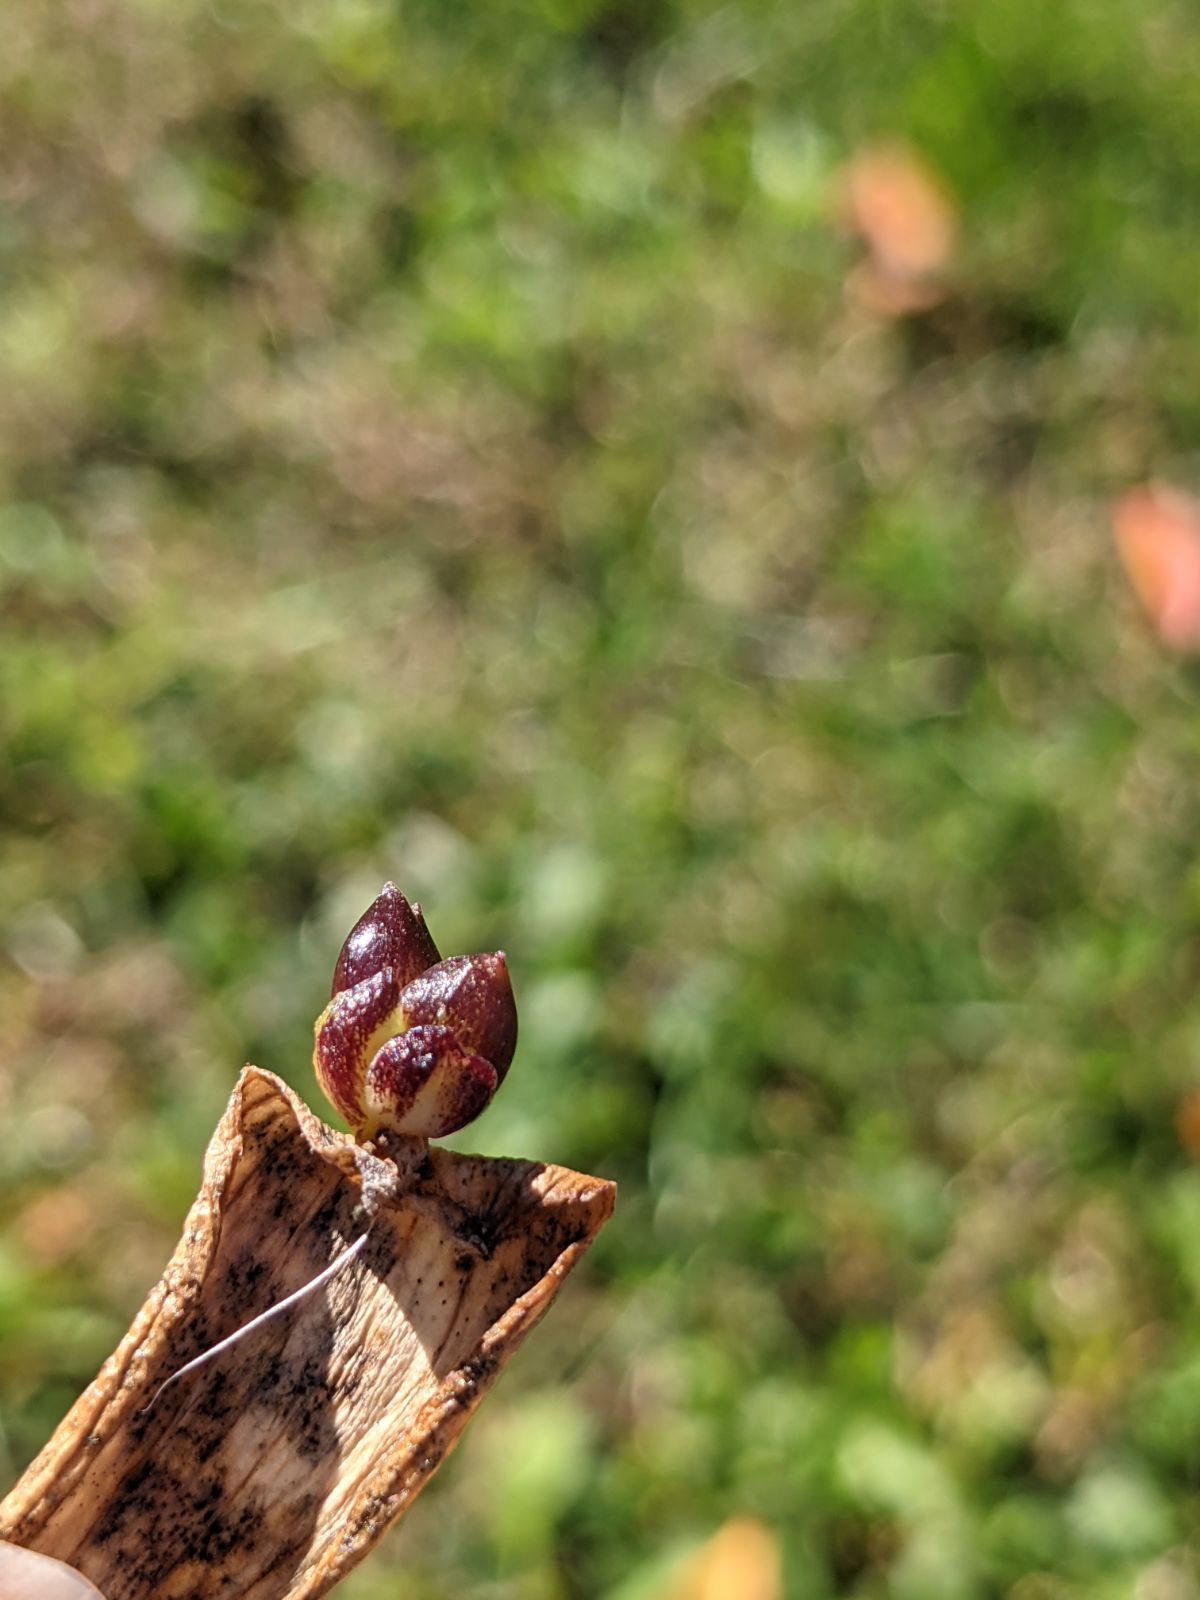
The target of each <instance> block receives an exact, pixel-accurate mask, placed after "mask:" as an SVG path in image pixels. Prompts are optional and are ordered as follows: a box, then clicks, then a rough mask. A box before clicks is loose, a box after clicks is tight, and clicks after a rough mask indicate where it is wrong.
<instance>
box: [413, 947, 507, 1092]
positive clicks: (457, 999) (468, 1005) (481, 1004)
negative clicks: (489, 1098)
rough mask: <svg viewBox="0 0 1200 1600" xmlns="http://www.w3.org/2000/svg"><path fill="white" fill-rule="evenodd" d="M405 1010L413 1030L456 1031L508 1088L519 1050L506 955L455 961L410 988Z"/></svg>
mask: <svg viewBox="0 0 1200 1600" xmlns="http://www.w3.org/2000/svg"><path fill="white" fill-rule="evenodd" d="M399 1008H400V1010H401V1011H402V1012H403V1013H404V1016H405V1020H406V1023H407V1026H408V1027H410V1028H416V1027H420V1026H422V1025H425V1024H436V1025H444V1026H446V1027H449V1028H453V1030H454V1032H455V1034H457V1036H458V1038H459V1040H460V1041H461V1043H462V1044H463V1045H465V1046H466V1048H467V1049H468V1050H470V1051H472V1052H473V1053H474V1054H475V1055H477V1056H482V1057H483V1059H484V1060H485V1061H490V1062H491V1064H492V1066H493V1067H494V1068H495V1070H496V1078H497V1081H498V1082H500V1083H503V1082H504V1075H505V1073H506V1072H507V1071H508V1068H509V1063H510V1062H511V1061H512V1058H513V1051H514V1050H515V1049H516V1047H517V1004H516V1001H515V1000H514V999H513V992H512V983H511V982H510V981H509V976H508V967H507V966H506V965H505V961H504V953H503V951H497V952H496V954H495V955H481V956H451V957H450V959H449V960H448V961H439V962H438V964H437V966H435V967H430V968H429V970H428V971H427V972H423V973H422V974H421V975H420V977H418V978H414V979H413V981H412V982H411V983H409V984H407V985H406V986H405V988H404V989H403V991H402V992H401V995H400V1000H399Z"/></svg>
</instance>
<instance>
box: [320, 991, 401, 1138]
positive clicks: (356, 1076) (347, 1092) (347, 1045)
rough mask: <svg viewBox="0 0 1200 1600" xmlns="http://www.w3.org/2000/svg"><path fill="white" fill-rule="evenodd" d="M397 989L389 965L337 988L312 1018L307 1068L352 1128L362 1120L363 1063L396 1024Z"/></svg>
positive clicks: (398, 1016) (364, 1065)
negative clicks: (349, 986)
mask: <svg viewBox="0 0 1200 1600" xmlns="http://www.w3.org/2000/svg"><path fill="white" fill-rule="evenodd" d="M399 996H400V985H399V984H398V983H397V982H396V976H395V974H394V973H393V972H392V970H391V968H390V967H386V968H385V969H384V970H383V971H382V972H376V973H373V974H372V976H371V977H369V978H364V979H363V981H362V982H361V983H356V984H355V985H354V987H353V988H352V989H343V990H342V991H341V992H340V993H339V994H335V995H334V997H333V999H332V1000H331V1001H330V1002H329V1004H328V1005H327V1006H326V1007H325V1009H324V1011H322V1013H321V1015H320V1016H319V1017H318V1018H317V1025H316V1030H315V1032H316V1042H315V1048H314V1050H313V1068H314V1070H315V1071H316V1074H317V1082H318V1083H319V1084H320V1085H321V1088H322V1089H323V1090H324V1091H325V1093H326V1095H328V1097H329V1099H330V1100H331V1101H332V1102H333V1104H334V1105H335V1106H336V1107H337V1109H338V1110H339V1111H340V1112H341V1114H342V1116H343V1117H345V1119H346V1121H347V1122H348V1123H349V1124H350V1126H351V1127H352V1128H356V1129H357V1128H359V1127H361V1126H362V1122H363V1102H362V1085H363V1075H364V1073H365V1072H366V1068H367V1063H368V1062H369V1061H370V1059H371V1057H372V1055H373V1054H374V1053H375V1051H376V1050H378V1048H379V1046H380V1045H381V1044H382V1043H383V1041H384V1039H386V1038H387V1036H388V1034H389V1033H395V1031H396V1030H397V1028H399V1027H400V1026H401V1018H400V1015H399V1013H398V1011H397V1005H396V1002H397V1000H398V999H399Z"/></svg>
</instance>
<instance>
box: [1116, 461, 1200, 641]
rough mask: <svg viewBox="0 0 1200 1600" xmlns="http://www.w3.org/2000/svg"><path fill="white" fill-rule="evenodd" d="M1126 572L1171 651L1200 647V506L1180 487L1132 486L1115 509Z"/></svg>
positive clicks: (1119, 546) (1118, 539)
mask: <svg viewBox="0 0 1200 1600" xmlns="http://www.w3.org/2000/svg"><path fill="white" fill-rule="evenodd" d="M1112 521H1113V528H1114V530H1115V532H1116V537H1117V550H1118V552H1119V553H1120V557H1121V562H1122V565H1123V566H1124V568H1125V576H1126V577H1127V578H1128V579H1129V582H1130V584H1131V585H1132V587H1133V591H1134V593H1135V594H1136V595H1137V597H1138V599H1139V600H1140V601H1141V602H1142V605H1143V606H1144V607H1145V608H1146V611H1147V612H1148V613H1149V616H1150V620H1151V622H1152V623H1153V624H1154V628H1155V631H1156V632H1157V634H1158V636H1159V638H1160V639H1161V640H1162V642H1163V643H1164V644H1165V645H1168V646H1170V648H1171V649H1172V650H1186V651H1194V650H1200V505H1197V503H1196V501H1195V500H1193V499H1192V498H1191V496H1190V495H1185V494H1182V493H1181V492H1180V491H1179V490H1176V489H1168V488H1164V487H1162V486H1160V485H1149V486H1147V487H1144V488H1140V489H1133V490H1131V491H1130V492H1129V493H1128V494H1126V495H1124V496H1123V497H1122V498H1121V499H1120V500H1118V501H1117V502H1116V504H1115V505H1114V506H1113V509H1112Z"/></svg>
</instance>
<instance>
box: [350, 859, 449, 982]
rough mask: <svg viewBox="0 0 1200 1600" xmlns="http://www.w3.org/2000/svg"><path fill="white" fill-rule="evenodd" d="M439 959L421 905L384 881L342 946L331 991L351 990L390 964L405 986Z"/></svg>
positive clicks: (399, 980) (393, 885)
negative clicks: (415, 903) (409, 901)
mask: <svg viewBox="0 0 1200 1600" xmlns="http://www.w3.org/2000/svg"><path fill="white" fill-rule="evenodd" d="M439 959H440V958H439V956H438V947H437V945H436V944H434V942H433V937H432V935H431V934H430V932H429V929H428V928H427V927H426V926H425V918H424V917H423V916H422V915H421V908H420V906H410V905H409V903H408V901H407V900H406V899H405V898H404V896H403V895H402V894H401V893H400V891H399V889H397V887H396V885H395V884H394V883H385V884H384V886H383V888H382V889H381V890H380V893H379V897H378V899H376V900H374V901H373V902H372V903H371V905H370V906H368V908H367V909H366V911H364V912H363V914H362V916H361V917H359V919H358V921H357V922H356V923H355V924H354V926H353V928H351V930H350V933H349V936H348V937H347V939H346V942H345V944H344V945H343V946H342V952H341V954H340V955H339V956H338V959H337V966H336V967H334V969H333V989H332V991H331V992H332V993H333V994H340V993H341V991H342V990H343V989H352V988H353V987H354V985H355V984H356V983H361V982H362V981H363V979H364V978H370V977H372V976H373V975H374V974H375V973H376V972H382V970H383V969H384V967H391V969H392V971H393V972H394V973H395V974H396V978H397V980H398V982H399V983H400V985H401V987H403V986H404V984H406V983H411V982H412V980H413V979H414V978H416V977H418V976H419V975H420V974H421V973H422V972H424V971H425V969H426V968H427V967H432V966H433V965H434V963H435V962H436V961H438V960H439Z"/></svg>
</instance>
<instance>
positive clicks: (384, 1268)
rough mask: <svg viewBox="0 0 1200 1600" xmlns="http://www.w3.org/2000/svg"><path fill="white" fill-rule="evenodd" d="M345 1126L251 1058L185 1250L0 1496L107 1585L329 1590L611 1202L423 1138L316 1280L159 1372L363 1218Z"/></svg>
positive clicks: (35, 1535)
mask: <svg viewBox="0 0 1200 1600" xmlns="http://www.w3.org/2000/svg"><path fill="white" fill-rule="evenodd" d="M359 1194H360V1180H359V1178H358V1175H357V1171H356V1168H355V1166H354V1158H353V1153H352V1141H351V1140H349V1139H348V1138H347V1137H346V1136H345V1135H343V1134H338V1133H335V1132H334V1131H333V1130H332V1129H329V1128H326V1127H325V1126H324V1125H323V1124H322V1123H321V1122H319V1121H318V1120H317V1118H316V1117H314V1116H313V1114H312V1112H310V1111H309V1110H308V1108H307V1107H306V1106H305V1105H304V1103H303V1102H302V1101H301V1100H300V1099H299V1098H298V1097H297V1096H296V1095H295V1094H294V1093H293V1092H292V1090H290V1089H289V1088H288V1087H287V1086H286V1085H285V1084H284V1083H283V1082H282V1081H281V1080H279V1079H278V1078H275V1077H274V1076H272V1075H271V1074H269V1073H265V1072H261V1071H259V1070H258V1069H257V1068H254V1067H247V1068H246V1070H245V1072H244V1073H243V1074H242V1077H241V1079H240V1080H239V1082H238V1085H237V1088H236V1089H235V1091H234V1094H233V1097H232V1099H231V1101H230V1104H229V1107H228V1110H227V1111H226V1113H225V1115H224V1117H223V1118H222V1120H221V1123H220V1125H219V1127H218V1128H217V1131H216V1133H215V1135H214V1137H213V1140H212V1143H211V1144H210V1146H209V1150H208V1155H207V1157H206V1161H205V1170H204V1180H203V1184H202V1187H201V1191H200V1194H199V1196H198V1197H197V1200H196V1203H195V1205H194V1207H193V1209H192V1211H191V1214H190V1215H189V1217H188V1220H187V1223H186V1225H185V1228H184V1233H183V1237H182V1239H181V1240H180V1243H179V1246H178V1248H177V1250H176V1253H175V1256H174V1258H173V1259H172V1261H171V1263H170V1265H169V1266H168V1268H167V1270H166V1272H165V1273H164V1274H163V1277H162V1279H161V1280H160V1282H159V1283H158V1284H157V1285H156V1286H155V1288H154V1289H152V1290H151V1292H150V1295H149V1297H148V1298H147V1300H146V1303H145V1305H144V1306H143V1307H142V1310H141V1311H140V1312H139V1313H138V1316H137V1317H136V1319H135V1321H134V1323H133V1326H132V1327H131V1329H130V1331H129V1333H128V1334H127V1335H126V1337H125V1339H124V1340H123V1341H122V1343H121V1345H120V1346H119V1347H118V1349H117V1350H116V1352H115V1353H114V1354H113V1355H112V1356H111V1357H110V1358H109V1360H108V1361H107V1362H106V1363H105V1365H104V1367H103V1368H102V1369H101V1371H100V1374H99V1376H98V1377H97V1378H96V1380H95V1382H94V1383H93V1384H92V1385H91V1386H90V1387H89V1388H88V1389H87V1390H86V1391H85V1392H84V1394H83V1395H82V1396H81V1397H80V1399H79V1400H78V1401H77V1402H76V1404H75V1406H74V1407H73V1408H72V1410H71V1411H70V1413H69V1414H68V1415H67V1417H66V1418H65V1420H64V1421H63V1422H62V1424H61V1425H60V1426H59V1428H58V1430H57V1432H56V1433H55V1435H54V1437H53V1438H52V1439H51V1441H50V1443H49V1444H48V1445H47V1446H46V1448H45V1450H44V1451H43V1452H42V1454H41V1455H40V1456H39V1457H38V1459H37V1460H36V1461H35V1462H34V1463H33V1465H32V1466H31V1467H30V1468H29V1470H28V1472H27V1473H26V1474H25V1476H24V1477H23V1478H22V1480H21V1481H20V1483H19V1484H18V1485H17V1486H16V1488H15V1489H14V1490H13V1491H12V1493H11V1494H10V1495H9V1496H8V1498H7V1500H5V1501H4V1502H3V1504H0V1538H7V1539H11V1540H13V1541H14V1542H16V1543H18V1544H21V1545H25V1546H27V1547H28V1548H31V1549H34V1550H39V1551H42V1552H44V1553H45V1554H47V1555H52V1556H56V1557H58V1558H59V1559H60V1560H63V1561H67V1562H69V1563H71V1565H73V1566H75V1567H77V1568H78V1569H79V1570H80V1571H81V1572H83V1573H84V1574H85V1575H86V1576H87V1577H89V1578H91V1579H92V1581H93V1582H94V1583H96V1584H98V1585H99V1587H100V1588H101V1589H103V1590H105V1592H106V1593H108V1594H109V1595H110V1596H112V1597H113V1600H143V1597H147V1600H148V1597H150V1596H154V1597H155V1600H170V1597H177V1600H211V1597H220V1600H277V1597H283V1596H286V1597H290V1600H300V1597H301V1596H304V1597H315V1596H317V1595H322V1594H325V1593H326V1592H327V1591H328V1590H329V1589H330V1588H331V1587H332V1586H333V1585H334V1584H335V1583H336V1582H337V1581H338V1579H339V1578H341V1577H342V1576H344V1574H345V1573H346V1572H347V1571H348V1570H349V1568H350V1567H352V1566H354V1565H355V1564H356V1563H357V1562H358V1561H359V1560H360V1559H361V1558H362V1557H363V1556H364V1555H365V1554H366V1553H367V1551H368V1550H369V1549H370V1548H371V1546H372V1545H373V1544H374V1543H375V1541H376V1540H377V1539H378V1538H379V1536H380V1535H381V1534H382V1532H383V1531H384V1529H385V1528H386V1527H387V1525H388V1524H389V1523H390V1522H391V1521H392V1520H393V1519H394V1518H395V1517H396V1516H398V1515H399V1514H400V1513H401V1512H402V1511H403V1510H405V1509H406V1507H407V1506H408V1505H409V1504H410V1503H411V1501H412V1500H413V1499H414V1497H415V1496H416V1495H417V1494H418V1493H419V1491H420V1490H421V1488H423V1487H424V1485H425V1483H426V1482H427V1481H428V1479H429V1477H430V1476H431V1475H432V1473H433V1472H434V1470H435V1469H436V1468H437V1466H438V1464H439V1463H440V1462H441V1460H442V1459H443V1457H444V1456H445V1455H446V1453H447V1451H448V1450H449V1449H450V1448H451V1446H452V1445H453V1444H454V1442H455V1441H456V1439H457V1438H458V1435H459V1433H460V1432H461V1430H462V1428H463V1426H464V1424H465V1423H466V1421H467V1418H468V1417H469V1416H470V1415H471V1413H472V1411H473V1410H474V1408H475V1406H476V1405H477V1404H478V1403H479V1400H480V1399H481V1398H482V1396H483V1394H484V1393H485V1392H486V1390H487V1389H488V1387H489V1386H490V1384H491V1382H492V1380H493V1379H494V1378H495V1376H496V1374H497V1372H498V1371H499V1369H500V1368H501V1367H502V1366H503V1364H504V1363H505V1361H507V1359H508V1358H509V1356H510V1355H512V1353H513V1352H514V1350H515V1349H516V1348H517V1346H518V1345H519V1344H520V1342H521V1340H522V1339H523V1338H524V1336H525V1334H526V1333H527V1332H528V1331H529V1329H530V1328H531V1327H533V1325H534V1324H535V1323H536V1322H537V1321H538V1319H539V1318H540V1317H541V1315H542V1314H543V1312H544V1311H545V1310H546V1308H547V1307H548V1305H549V1304H550V1302H551V1300H552V1299H553V1298H554V1296H555V1294H556V1293H557V1292H558V1289H559V1287H560V1285H561V1283H562V1281H563V1279H564V1277H565V1276H566V1274H567V1273H568V1272H569V1271H570V1269H571V1267H572V1266H574V1264H575V1262H576V1261H577V1260H578V1259H579V1257H580V1256H581V1255H582V1253H583V1251H584V1250H586V1248H587V1246H588V1245H589V1244H590V1242H591V1240H592V1239H593V1238H594V1237H595V1235H596V1233H597V1232H598V1231H599V1229H600V1227H601V1226H602V1225H603V1223H604V1222H605V1221H606V1220H607V1218H608V1216H609V1215H610V1213H611V1211H612V1205H613V1198H614V1189H613V1186H612V1185H611V1184H609V1183H605V1182H603V1181H602V1180H599V1179H595V1178H586V1177H582V1176H581V1175H580V1174H578V1173H574V1172H569V1171H567V1170H565V1169H564V1168H560V1167H547V1166H541V1165H538V1164H536V1163H532V1162H522V1161H499V1160H490V1159H486V1158H482V1157H475V1156H458V1155H454V1154H452V1153H451V1152H449V1151H444V1150H436V1149H433V1150H430V1151H429V1159H428V1161H427V1162H426V1163H425V1165H424V1166H423V1167H422V1169H421V1172H420V1174H419V1175H418V1177H417V1179H416V1182H415V1186H414V1187H413V1189H412V1190H411V1191H410V1192H408V1193H406V1194H405V1195H404V1197H403V1198H402V1199H401V1200H400V1201H398V1202H397V1204H396V1205H395V1207H394V1208H389V1209H388V1210H386V1211H385V1212H384V1213H383V1214H382V1215H381V1216H379V1217H378V1218H377V1220H376V1221H375V1223H374V1224H373V1227H372V1231H371V1237H370V1240H369V1242H368V1244H367V1246H366V1248H365V1250H364V1251H363V1252H362V1253H361V1255H360V1256H359V1257H358V1258H357V1259H356V1260H355V1261H354V1262H353V1263H352V1264H350V1265H349V1266H348V1267H347V1268H346V1270H345V1272H344V1273H340V1274H338V1276H336V1277H335V1278H334V1279H333V1280H332V1281H331V1282H330V1283H329V1284H328V1285H327V1286H326V1287H325V1288H324V1289H323V1290H322V1291H320V1292H318V1293H317V1294H316V1295H314V1296H313V1297H312V1298H310V1299H309V1300H307V1301H305V1302H304V1303H302V1304H301V1305H300V1306H298V1307H297V1308H296V1309H295V1310H294V1311H291V1312H289V1313H287V1314H286V1315H285V1316H284V1317H283V1318H281V1319H279V1320H278V1321H276V1322H274V1323H272V1324H270V1325H268V1326H267V1327H266V1328H264V1329H262V1330H260V1331H258V1332H256V1333H254V1334H253V1335H251V1336H250V1337H249V1338H248V1339H246V1340H245V1341H243V1342H242V1343H241V1344H239V1345H238V1346H237V1347H236V1348H235V1349H234V1350H233V1351H231V1352H229V1353H228V1354H226V1355H224V1356H222V1357H221V1358H220V1359H218V1360H217V1361H216V1362H214V1363H212V1364H211V1365H210V1366H208V1367H206V1368H204V1369H202V1370H201V1371H199V1372H197V1373H195V1374H192V1375H189V1377H187V1378H185V1379H184V1380H183V1381H182V1382H181V1383H179V1384H176V1385H174V1386H173V1387H171V1388H170V1389H168V1390H167V1391H166V1393H165V1394H164V1395H163V1396H162V1398H161V1399H160V1400H159V1401H158V1403H157V1404H156V1405H155V1406H154V1408H153V1409H152V1410H151V1411H150V1413H149V1414H148V1415H143V1414H141V1413H142V1411H143V1408H144V1407H145V1406H146V1405H147V1403H148V1401H149V1399H150V1397H151V1396H152V1395H153V1393H154V1392H155V1390H156V1388H157V1387H158V1385H159V1384H160V1383H161V1382H162V1381H163V1380H164V1379H165V1378H166V1377H168V1376H169V1375H170V1373H171V1372H172V1371H174V1370H175V1369H177V1368H178V1367H179V1366H181V1365H182V1364H183V1362H185V1361H187V1360H190V1359H191V1357H192V1356H194V1355H197V1354H198V1353H199V1352H200V1351H202V1350H203V1349H205V1348H206V1347H208V1346H209V1345H211V1344H213V1343H215V1342H216V1341H217V1340H218V1339H221V1338H224V1337H225V1336H226V1335H227V1334H229V1333H231V1332H233V1330H234V1329H235V1328H237V1327H239V1326H240V1325H241V1324H243V1323H245V1322H246V1321H247V1320H248V1319H249V1318H250V1317H252V1316H254V1315H256V1314H257V1313H258V1312H260V1311H262V1310H264V1309H265V1308H266V1307H267V1306H269V1305H272V1304H274V1303H275V1302H277V1301H278V1300H280V1299H282V1298H283V1297H284V1296H285V1295H287V1294H289V1293H291V1291H292V1290H294V1289H296V1288H298V1287H299V1286H300V1285H301V1284H302V1283H304V1282H305V1281H307V1280H308V1279H310V1278H311V1277H313V1276H314V1275H315V1274H316V1273H317V1272H319V1271H320V1270H321V1268H322V1267H324V1266H325V1265H326V1264H327V1263H328V1262H329V1261H330V1260H332V1258H333V1257H334V1255H335V1254H336V1253H337V1252H338V1251H339V1250H340V1249H341V1248H342V1247H343V1246H344V1245H345V1244H347V1243H349V1242H350V1241H351V1240H352V1239H353V1238H355V1237H356V1236H357V1235H358V1233H359V1232H361V1228H362V1224H361V1222H359V1221H358V1220H356V1217H355V1207H356V1204H357V1202H358V1199H359Z"/></svg>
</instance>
